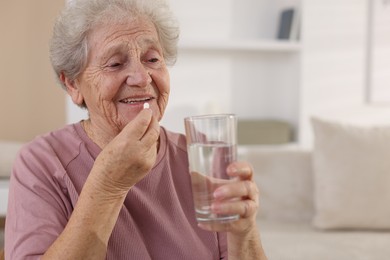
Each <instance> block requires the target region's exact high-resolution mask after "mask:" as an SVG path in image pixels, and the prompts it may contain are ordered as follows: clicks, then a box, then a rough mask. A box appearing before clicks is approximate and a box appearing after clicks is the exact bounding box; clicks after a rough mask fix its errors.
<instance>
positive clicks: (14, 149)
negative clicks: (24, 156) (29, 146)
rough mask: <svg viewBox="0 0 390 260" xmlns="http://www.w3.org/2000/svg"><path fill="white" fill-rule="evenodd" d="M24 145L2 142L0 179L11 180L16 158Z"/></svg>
mask: <svg viewBox="0 0 390 260" xmlns="http://www.w3.org/2000/svg"><path fill="white" fill-rule="evenodd" d="M21 146H22V143H19V142H12V141H0V179H1V178H9V176H10V175H11V171H12V165H13V162H14V160H15V157H16V155H17V153H18V151H19V149H20V147H21Z"/></svg>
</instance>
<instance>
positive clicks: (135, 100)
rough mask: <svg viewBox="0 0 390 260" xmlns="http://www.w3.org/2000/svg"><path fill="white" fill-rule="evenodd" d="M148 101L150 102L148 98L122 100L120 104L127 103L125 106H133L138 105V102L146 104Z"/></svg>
mask: <svg viewBox="0 0 390 260" xmlns="http://www.w3.org/2000/svg"><path fill="white" fill-rule="evenodd" d="M149 100H150V98H144V99H123V100H121V101H120V102H122V103H127V104H135V103H139V102H146V101H149Z"/></svg>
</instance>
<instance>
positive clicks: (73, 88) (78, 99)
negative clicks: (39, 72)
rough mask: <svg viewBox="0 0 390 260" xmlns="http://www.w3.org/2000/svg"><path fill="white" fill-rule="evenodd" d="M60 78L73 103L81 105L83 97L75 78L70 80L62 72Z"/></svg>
mask: <svg viewBox="0 0 390 260" xmlns="http://www.w3.org/2000/svg"><path fill="white" fill-rule="evenodd" d="M60 80H61V82H62V83H63V84H64V86H65V89H66V92H68V94H69V96H70V97H71V99H72V101H73V103H75V104H76V105H78V106H81V105H82V104H83V103H84V97H83V95H82V94H81V92H80V88H79V86H78V84H77V81H76V80H70V79H69V78H68V77H67V76H65V74H64V73H63V72H61V74H60Z"/></svg>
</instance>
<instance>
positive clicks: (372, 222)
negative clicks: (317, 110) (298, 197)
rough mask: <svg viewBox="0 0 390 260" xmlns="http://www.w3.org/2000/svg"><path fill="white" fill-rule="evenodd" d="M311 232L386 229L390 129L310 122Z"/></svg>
mask: <svg viewBox="0 0 390 260" xmlns="http://www.w3.org/2000/svg"><path fill="white" fill-rule="evenodd" d="M312 125H313V129H314V136H315V139H314V151H313V169H314V188H315V192H314V194H315V196H314V203H315V209H316V212H315V216H314V219H313V224H314V226H315V227H318V228H324V229H337V228H343V229H361V228H363V229H388V228H390V203H389V201H390V125H381V126H380V125H377V126H373V125H371V126H362V125H353V124H347V123H340V122H335V121H329V120H323V119H318V118H313V119H312Z"/></svg>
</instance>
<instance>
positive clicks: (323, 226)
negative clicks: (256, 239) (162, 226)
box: [0, 119, 390, 260]
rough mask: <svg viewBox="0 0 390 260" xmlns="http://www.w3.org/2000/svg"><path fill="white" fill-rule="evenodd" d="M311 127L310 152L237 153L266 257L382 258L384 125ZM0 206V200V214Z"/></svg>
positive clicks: (389, 196) (387, 166)
mask: <svg viewBox="0 0 390 260" xmlns="http://www.w3.org/2000/svg"><path fill="white" fill-rule="evenodd" d="M389 122H390V120H389ZM389 124H390V123H389ZM313 127H314V133H315V142H314V146H313V147H302V146H300V145H298V144H280V145H240V146H239V148H238V154H239V158H240V159H245V160H247V161H249V162H250V163H251V164H252V165H253V168H254V172H255V175H254V179H255V181H256V182H257V184H258V186H259V188H260V211H259V214H258V219H257V221H258V225H259V229H260V232H261V238H262V242H263V246H264V248H265V250H266V254H267V255H268V257H269V259H270V260H349V259H354V260H384V259H390V213H389V212H390V159H389V158H390V125H388V124H384V125H371V124H370V126H369V127H366V126H357V125H353V124H344V123H339V122H331V121H326V120H325V121H324V120H319V119H313ZM20 145H21V144H19V143H11V142H0V176H1V177H0V184H1V183H3V184H4V185H5V186H6V184H7V181H8V180H7V178H8V177H7V175H8V174H9V172H10V167H11V164H12V161H13V158H14V157H15V154H16V151H17V150H18V149H19V148H20ZM3 191H4V190H3ZM4 200H5V197H4V194H1V201H0V202H1V205H0V209H2V208H4V206H5V205H4V203H5V202H4ZM4 210H5V209H4ZM4 213H5V212H4ZM1 240H2V237H1V236H0V248H1V243H2V241H1Z"/></svg>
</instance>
